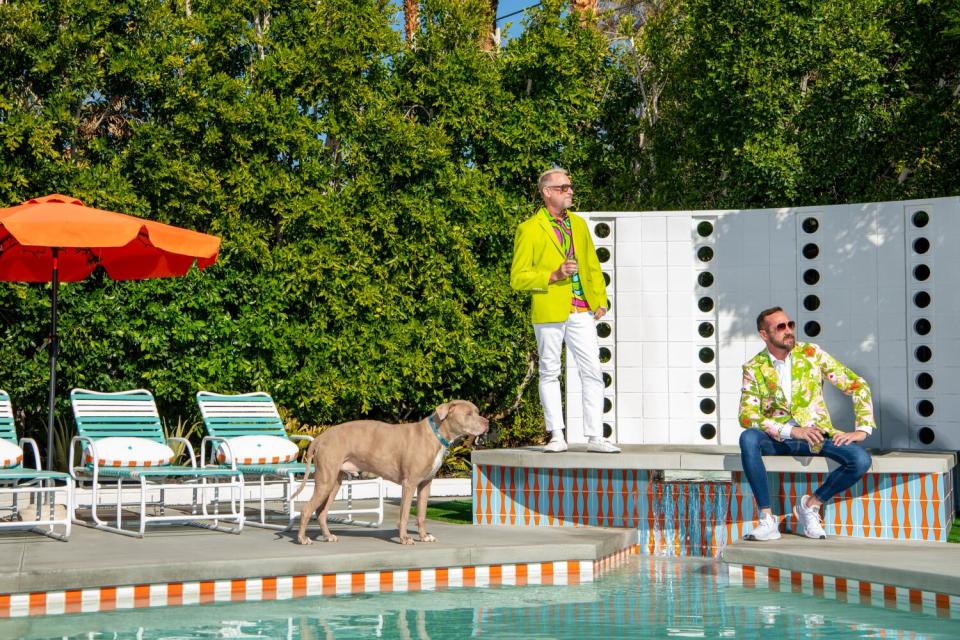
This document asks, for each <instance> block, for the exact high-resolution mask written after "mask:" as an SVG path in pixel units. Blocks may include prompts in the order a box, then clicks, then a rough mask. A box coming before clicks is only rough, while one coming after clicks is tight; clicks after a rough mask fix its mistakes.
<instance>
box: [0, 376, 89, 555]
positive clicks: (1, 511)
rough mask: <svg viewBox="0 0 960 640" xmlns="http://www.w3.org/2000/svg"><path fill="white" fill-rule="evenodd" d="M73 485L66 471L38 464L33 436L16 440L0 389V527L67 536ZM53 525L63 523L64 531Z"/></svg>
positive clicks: (7, 398)
mask: <svg viewBox="0 0 960 640" xmlns="http://www.w3.org/2000/svg"><path fill="white" fill-rule="evenodd" d="M27 451H29V452H30V454H31V456H32V457H33V460H34V462H35V467H33V468H30V467H27V466H25V465H24V462H25V458H26V457H27V456H26V453H27ZM73 487H74V484H73V479H72V478H70V476H69V474H66V473H61V472H59V471H44V470H43V469H42V468H41V463H40V451H39V449H38V447H37V443H36V441H35V440H34V439H33V438H20V439H19V440H17V429H16V425H15V424H14V419H13V407H12V405H11V403H10V396H9V395H8V394H7V392H6V391H3V390H0V518H2V519H0V529H31V530H33V531H36V532H38V533H42V534H44V535H46V536H50V537H51V538H56V539H57V540H67V538H69V537H70V526H71V524H72V522H73V499H74V491H73ZM58 507H59V508H58ZM55 526H59V527H63V533H59V532H57V530H56V529H55V528H54V527H55Z"/></svg>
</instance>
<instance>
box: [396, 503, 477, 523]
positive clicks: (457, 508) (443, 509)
mask: <svg viewBox="0 0 960 640" xmlns="http://www.w3.org/2000/svg"><path fill="white" fill-rule="evenodd" d="M410 515H412V516H414V517H416V515H417V507H416V505H414V506H413V507H412V508H411V509H410ZM427 518H428V519H430V520H437V521H439V522H449V523H450V524H473V501H472V500H444V501H443V502H434V503H431V504H429V505H427Z"/></svg>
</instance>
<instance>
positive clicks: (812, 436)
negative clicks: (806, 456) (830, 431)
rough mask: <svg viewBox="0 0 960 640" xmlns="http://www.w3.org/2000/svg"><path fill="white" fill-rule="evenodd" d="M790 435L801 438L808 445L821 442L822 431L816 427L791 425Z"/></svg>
mask: <svg viewBox="0 0 960 640" xmlns="http://www.w3.org/2000/svg"><path fill="white" fill-rule="evenodd" d="M790 437H791V438H796V439H797V440H803V441H805V442H806V443H807V444H810V445H814V444H820V443H821V442H823V432H822V431H820V429H817V428H816V427H793V429H791V431H790Z"/></svg>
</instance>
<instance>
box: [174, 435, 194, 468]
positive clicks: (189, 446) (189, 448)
mask: <svg viewBox="0 0 960 640" xmlns="http://www.w3.org/2000/svg"><path fill="white" fill-rule="evenodd" d="M171 442H182V443H183V444H184V446H185V447H186V449H187V454H188V455H189V456H190V466H191V467H196V466H197V459H196V457H195V456H194V455H193V445H192V444H190V441H189V440H187V439H186V438H180V437H176V436H173V437H170V438H167V446H168V447H169V446H170V443H171ZM170 448H171V449H172V448H173V447H170Z"/></svg>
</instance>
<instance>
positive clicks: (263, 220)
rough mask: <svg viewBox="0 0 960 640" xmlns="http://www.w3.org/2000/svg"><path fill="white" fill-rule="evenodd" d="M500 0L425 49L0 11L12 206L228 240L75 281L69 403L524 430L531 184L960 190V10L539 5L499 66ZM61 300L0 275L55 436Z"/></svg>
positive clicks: (426, 24)
mask: <svg viewBox="0 0 960 640" xmlns="http://www.w3.org/2000/svg"><path fill="white" fill-rule="evenodd" d="M604 4H609V3H601V7H602V6H604ZM489 11H490V3H489V2H488V1H487V0H427V1H424V2H422V3H420V7H419V12H418V14H417V25H418V28H419V31H418V32H417V34H416V38H414V39H411V40H410V41H409V42H407V41H405V40H404V38H403V35H402V34H401V33H400V29H399V25H398V24H397V23H398V18H397V14H396V6H395V5H394V4H393V3H391V2H388V1H387V0H355V1H353V2H340V1H336V0H310V1H309V2H306V1H302V0H286V1H281V0H257V1H256V2H252V3H251V2H238V1H236V0H177V1H176V2H172V1H168V2H155V1H152V2H140V1H126V2H125V1H119V2H110V3H103V2H94V1H93V0H59V1H57V2H52V1H40V0H14V1H11V2H0V52H2V55H0V204H3V205H4V206H9V205H13V204H16V203H19V202H21V201H23V200H26V199H28V198H30V197H34V196H38V195H43V194H46V193H52V192H60V193H66V194H69V195H72V196H75V197H77V198H80V199H81V200H83V201H84V203H85V204H88V205H92V206H97V207H101V208H108V209H113V210H116V211H122V212H126V213H131V214H133V215H139V216H143V217H147V218H152V219H157V220H160V221H163V222H169V223H172V224H177V225H180V226H184V227H188V228H193V229H197V230H200V231H205V232H209V233H214V234H216V235H219V236H221V237H222V238H223V251H222V253H221V257H220V259H219V261H218V263H217V264H216V265H215V266H213V267H211V268H210V269H208V270H207V271H205V272H204V273H202V274H200V273H196V272H193V273H191V274H190V275H189V276H187V277H185V278H181V279H172V280H161V281H145V282H113V281H111V280H109V278H104V277H102V276H101V277H93V278H91V279H89V280H87V281H85V282H82V283H76V284H70V285H65V286H63V287H62V292H61V303H62V308H61V314H62V315H61V335H62V350H61V354H62V355H61V358H60V360H59V362H60V363H61V369H60V374H59V375H60V381H61V389H67V388H71V387H86V388H94V389H101V390H118V389H124V388H131V387H146V388H149V389H151V390H153V391H154V393H155V394H156V396H157V398H158V400H159V401H160V403H161V408H162V411H163V412H164V413H165V414H166V415H168V416H170V417H171V418H175V417H176V416H188V415H192V414H194V413H195V409H194V407H193V396H194V394H195V393H196V391H197V390H199V389H208V390H213V391H220V392H243V391H252V390H266V391H269V392H271V393H272V394H273V395H274V397H275V398H276V399H277V400H278V402H279V403H280V404H281V406H282V407H283V408H284V411H285V413H286V414H287V415H288V416H289V418H290V419H291V420H295V421H297V422H300V423H303V424H310V425H316V424H330V423H335V422H339V421H342V420H347V419H353V418H358V417H375V418H384V419H388V420H406V419H416V418H419V417H422V416H423V415H426V414H427V413H429V411H430V410H432V408H433V406H435V405H436V404H439V403H441V402H443V401H445V400H449V399H452V398H455V397H462V398H466V399H470V400H473V401H474V402H476V403H477V404H478V405H479V406H480V408H481V409H482V410H483V411H484V412H485V413H488V414H497V413H509V416H508V417H506V418H504V419H503V420H501V421H500V425H499V426H500V428H501V432H502V433H503V434H504V438H505V440H504V441H505V442H520V441H524V440H525V439H530V438H534V437H538V436H539V434H540V429H541V427H540V418H539V406H538V402H537V401H536V393H535V389H533V391H531V390H530V388H527V390H526V391H525V392H523V394H522V395H521V398H520V402H519V404H517V405H516V410H515V411H512V412H510V411H508V409H511V408H513V407H514V401H515V398H516V397H517V394H518V393H520V392H521V391H523V388H522V385H523V382H524V380H525V378H526V376H527V372H528V370H529V367H530V363H531V362H532V360H531V358H532V354H535V347H534V345H533V339H532V331H531V330H530V328H529V326H528V324H529V321H528V301H527V300H526V299H525V297H524V296H522V295H520V294H516V293H514V292H512V291H511V290H510V288H509V283H508V276H507V270H508V267H509V260H510V253H511V250H512V241H513V233H514V229H515V227H516V225H517V224H518V223H519V222H520V221H521V220H522V219H523V218H525V217H526V216H528V215H530V214H531V213H532V211H533V210H534V208H535V206H536V194H535V186H534V183H535V180H536V176H537V174H538V173H539V172H541V171H542V170H544V169H546V168H548V167H550V166H553V165H558V166H563V167H565V168H567V169H569V170H570V171H571V172H572V174H573V176H574V179H575V181H576V184H577V187H578V190H577V206H578V207H579V208H581V209H585V210H590V209H594V210H597V209H608V210H609V209H630V210H638V209H654V208H659V209H676V208H701V207H711V208H712V207H731V208H735V207H755V206H788V205H802V204H817V203H827V202H846V201H863V200H875V199H898V198H912V197H933V196H943V195H951V194H955V193H957V192H958V184H960V180H958V177H957V176H958V175H960V109H958V93H960V12H958V11H957V10H956V9H955V7H954V3H951V2H943V1H941V2H938V1H935V0H931V1H929V2H922V3H917V2H906V1H903V0H866V1H865V0H838V1H837V2H833V3H822V2H816V1H814V0H794V1H786V0H769V1H766V2H754V1H752V0H735V1H732V2H715V1H713V0H656V1H654V0H651V1H648V2H643V3H616V4H614V7H613V10H612V11H608V12H606V13H604V12H601V13H600V14H599V16H598V17H596V18H593V17H590V16H589V15H588V16H587V17H586V18H585V17H583V15H581V14H577V13H575V12H570V11H569V7H568V6H567V5H566V4H564V3H562V2H559V1H558V0H548V1H546V2H544V3H543V4H542V6H541V7H539V8H537V9H535V10H532V11H531V12H529V13H528V15H527V18H526V20H527V22H526V25H525V29H524V31H523V32H522V34H521V35H520V36H519V37H517V38H513V39H511V40H509V41H507V42H506V43H505V44H504V46H503V47H502V48H500V49H499V50H498V49H495V48H494V49H491V47H489V28H490V15H489ZM47 296H48V291H47V290H46V288H44V287H42V286H37V285H26V284H16V283H7V284H4V285H3V286H0V318H2V322H3V326H2V331H3V338H4V339H3V340H2V342H0V386H2V387H4V388H6V389H7V390H8V391H9V392H10V394H11V396H12V399H13V401H14V403H15V405H16V406H17V407H18V408H19V410H20V416H19V417H20V419H21V420H22V421H23V422H24V423H25V424H26V425H27V427H28V430H36V431H39V429H40V427H41V425H42V424H43V415H44V411H45V385H46V382H47V369H46V353H45V352H43V351H41V350H38V346H39V345H41V344H42V342H43V339H44V337H45V335H46V332H47V330H48V327H47V324H48V321H47V314H48V298H47ZM60 395H61V397H65V395H66V394H65V393H63V392H61V394H60ZM61 402H63V400H61ZM61 414H62V416H67V415H68V412H66V411H65V405H64V406H62V407H61Z"/></svg>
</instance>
